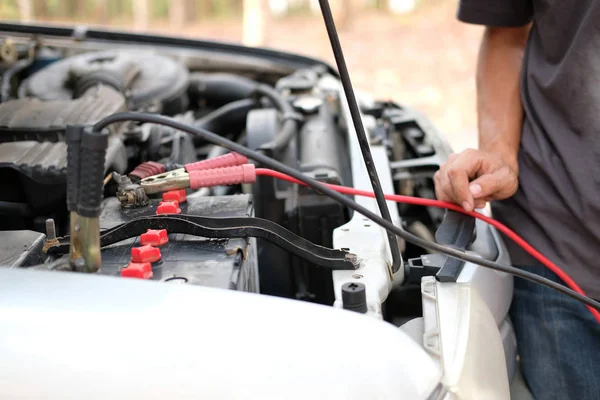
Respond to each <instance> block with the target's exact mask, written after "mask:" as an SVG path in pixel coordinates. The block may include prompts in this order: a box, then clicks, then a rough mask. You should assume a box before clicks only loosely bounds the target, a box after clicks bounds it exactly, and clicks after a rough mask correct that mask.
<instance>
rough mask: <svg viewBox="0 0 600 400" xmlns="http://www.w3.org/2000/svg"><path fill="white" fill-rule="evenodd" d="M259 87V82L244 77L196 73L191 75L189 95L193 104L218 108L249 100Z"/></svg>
mask: <svg viewBox="0 0 600 400" xmlns="http://www.w3.org/2000/svg"><path fill="white" fill-rule="evenodd" d="M257 86H258V82H255V81H253V80H252V79H248V78H245V77H243V76H238V75H233V74H221V73H215V74H206V73H201V72H195V73H193V74H191V75H190V84H189V87H188V93H189V95H190V100H191V101H192V102H194V103H197V102H202V103H203V104H204V105H205V106H207V107H212V108H216V107H221V106H224V105H226V104H229V103H232V102H235V101H238V100H242V99H247V98H248V97H250V96H252V95H253V94H254V92H255V91H256V88H257Z"/></svg>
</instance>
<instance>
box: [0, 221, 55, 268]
mask: <svg viewBox="0 0 600 400" xmlns="http://www.w3.org/2000/svg"><path fill="white" fill-rule="evenodd" d="M45 240H46V235H44V234H43V233H40V232H33V231H26V230H23V231H0V265H2V266H4V267H12V268H16V267H29V266H32V265H36V264H40V263H41V262H43V261H44V259H45V258H46V257H45V254H44V253H43V252H42V247H43V246H44V241H45Z"/></svg>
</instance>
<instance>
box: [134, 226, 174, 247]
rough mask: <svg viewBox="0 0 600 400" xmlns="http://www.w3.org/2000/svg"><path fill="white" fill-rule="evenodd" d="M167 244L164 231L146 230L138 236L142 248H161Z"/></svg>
mask: <svg viewBox="0 0 600 400" xmlns="http://www.w3.org/2000/svg"><path fill="white" fill-rule="evenodd" d="M168 242H169V237H168V236H167V230H166V229H148V230H147V231H146V233H142V234H141V235H140V243H141V244H142V246H146V245H150V246H162V245H163V244H166V243H168Z"/></svg>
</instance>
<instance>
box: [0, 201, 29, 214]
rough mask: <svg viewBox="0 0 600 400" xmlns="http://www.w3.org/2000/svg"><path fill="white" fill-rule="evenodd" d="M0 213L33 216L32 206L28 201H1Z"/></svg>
mask: <svg viewBox="0 0 600 400" xmlns="http://www.w3.org/2000/svg"><path fill="white" fill-rule="evenodd" d="M0 215H8V216H15V215H18V216H20V217H29V216H31V208H29V205H28V204H26V203H15V202H12V201H0Z"/></svg>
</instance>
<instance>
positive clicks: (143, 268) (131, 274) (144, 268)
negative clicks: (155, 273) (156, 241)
mask: <svg viewBox="0 0 600 400" xmlns="http://www.w3.org/2000/svg"><path fill="white" fill-rule="evenodd" d="M121 276H122V277H124V278H138V279H150V278H152V265H150V263H149V262H144V263H135V262H130V263H129V265H127V266H126V267H125V268H123V269H122V270H121Z"/></svg>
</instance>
